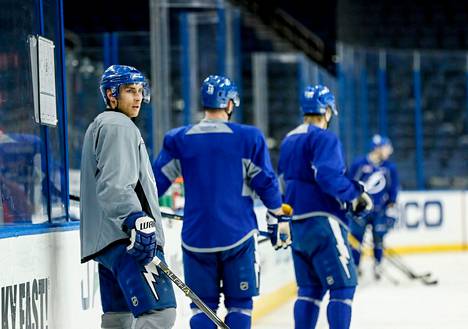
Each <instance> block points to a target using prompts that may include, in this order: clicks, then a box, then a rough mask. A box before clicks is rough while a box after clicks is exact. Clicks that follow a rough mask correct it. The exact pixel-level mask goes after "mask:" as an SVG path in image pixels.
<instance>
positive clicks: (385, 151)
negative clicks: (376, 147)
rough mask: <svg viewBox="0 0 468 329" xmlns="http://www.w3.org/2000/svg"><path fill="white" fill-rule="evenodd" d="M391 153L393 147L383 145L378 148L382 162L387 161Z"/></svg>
mask: <svg viewBox="0 0 468 329" xmlns="http://www.w3.org/2000/svg"><path fill="white" fill-rule="evenodd" d="M392 153H393V147H392V146H391V145H384V146H382V147H381V148H380V155H381V157H382V160H387V159H388V158H389V157H390V156H391V155H392Z"/></svg>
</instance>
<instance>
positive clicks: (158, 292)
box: [80, 65, 176, 329]
mask: <svg viewBox="0 0 468 329" xmlns="http://www.w3.org/2000/svg"><path fill="white" fill-rule="evenodd" d="M100 90H101V94H102V97H103V99H104V102H105V103H106V106H107V108H106V110H105V111H104V112H102V113H100V114H99V115H98V116H97V117H96V118H95V119H94V121H93V122H92V123H91V124H90V125H89V127H88V129H87V131H86V134H85V137H84V142H83V151H82V157H81V191H80V197H81V203H80V213H81V225H80V235H81V257H82V258H81V260H82V262H86V261H88V260H91V259H94V260H95V261H97V262H98V263H99V281H100V289H101V302H102V309H103V311H104V314H103V316H102V322H101V327H102V328H105V329H130V328H132V329H133V328H136V329H143V328H144V329H149V328H151V329H169V328H172V326H173V324H174V321H175V306H176V304H175V296H174V291H173V289H172V283H171V282H170V280H169V278H167V276H166V275H165V274H164V273H163V272H162V271H161V272H158V270H157V268H156V267H155V265H154V264H153V263H151V260H152V259H153V257H154V256H157V257H159V258H160V259H162V260H163V259H164V254H163V247H164V234H163V230H162V226H161V219H160V211H159V205H158V198H157V190H156V184H155V180H154V176H153V173H152V171H151V162H150V160H149V158H148V154H147V152H146V148H145V144H144V142H143V139H142V137H141V135H140V131H139V129H138V128H137V127H136V126H135V124H134V123H133V119H134V118H135V117H137V116H138V113H139V111H140V107H141V103H142V101H145V102H149V89H148V84H147V82H146V80H145V78H144V76H143V75H142V74H141V73H140V72H139V71H138V70H137V69H135V68H133V67H130V66H124V65H112V66H110V67H109V68H108V69H107V70H105V72H104V74H103V75H102V79H101V84H100ZM132 322H133V324H132Z"/></svg>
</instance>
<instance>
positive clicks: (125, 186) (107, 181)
mask: <svg viewBox="0 0 468 329" xmlns="http://www.w3.org/2000/svg"><path fill="white" fill-rule="evenodd" d="M139 140H140V139H139V136H138V134H137V132H135V131H134V130H132V129H122V127H120V126H116V125H104V126H102V127H100V129H99V131H97V132H96V134H95V136H94V145H95V149H94V150H95V153H96V161H97V172H96V174H95V175H96V193H97V197H98V202H99V204H100V206H101V207H102V209H104V211H105V213H106V217H107V218H109V219H111V220H115V221H117V224H118V225H119V226H121V225H122V222H123V220H124V218H126V217H127V216H128V215H130V214H131V213H134V212H139V211H142V208H141V204H140V201H139V199H138V196H137V194H136V193H135V190H134V188H135V186H136V185H137V183H138V176H139V161H140V159H139V150H138V147H139V146H138V141H139Z"/></svg>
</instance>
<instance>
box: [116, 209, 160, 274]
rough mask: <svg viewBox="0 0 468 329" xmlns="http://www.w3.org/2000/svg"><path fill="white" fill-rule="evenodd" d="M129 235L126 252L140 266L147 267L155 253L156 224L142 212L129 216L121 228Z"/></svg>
mask: <svg viewBox="0 0 468 329" xmlns="http://www.w3.org/2000/svg"><path fill="white" fill-rule="evenodd" d="M122 228H123V230H124V232H126V233H127V234H129V235H130V245H128V246H127V252H128V253H129V254H130V255H132V256H133V257H135V258H136V259H137V260H138V262H139V263H140V264H142V265H147V264H148V263H150V262H151V260H152V259H153V258H154V255H155V252H156V222H155V221H154V219H153V218H151V217H148V216H145V214H144V213H143V212H140V213H136V214H132V215H130V216H129V217H128V218H127V219H126V220H125V222H124V224H123V226H122Z"/></svg>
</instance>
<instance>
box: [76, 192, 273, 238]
mask: <svg viewBox="0 0 468 329" xmlns="http://www.w3.org/2000/svg"><path fill="white" fill-rule="evenodd" d="M70 200H73V201H78V202H79V201H80V197H79V196H77V195H73V194H70ZM161 217H164V218H168V219H173V220H180V221H183V220H184V216H183V215H176V214H170V213H168V212H164V211H161ZM259 233H260V235H262V236H265V237H267V238H268V239H262V240H260V241H258V243H263V242H265V241H268V240H269V237H270V234H269V233H268V232H265V231H259Z"/></svg>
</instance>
